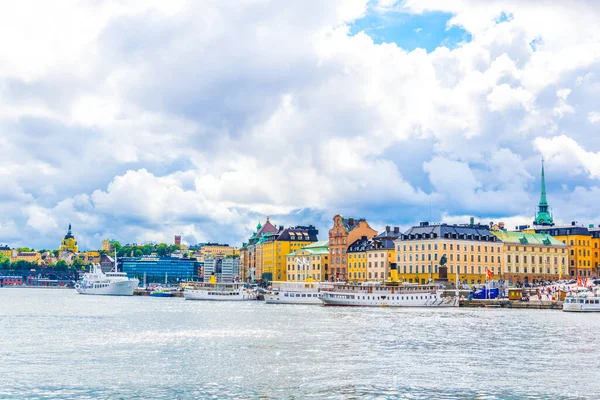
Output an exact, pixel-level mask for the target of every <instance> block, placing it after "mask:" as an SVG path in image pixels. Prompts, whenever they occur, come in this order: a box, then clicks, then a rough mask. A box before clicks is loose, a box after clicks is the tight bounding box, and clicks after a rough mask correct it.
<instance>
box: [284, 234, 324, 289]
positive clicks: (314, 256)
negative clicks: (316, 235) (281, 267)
mask: <svg viewBox="0 0 600 400" xmlns="http://www.w3.org/2000/svg"><path fill="white" fill-rule="evenodd" d="M328 269H329V241H328V240H322V241H319V242H315V243H311V244H309V245H307V246H305V247H303V248H301V249H300V250H297V251H294V252H292V253H290V254H288V255H286V280H287V281H289V282H305V281H307V280H313V281H316V282H322V281H325V280H327V279H326V276H327V271H328Z"/></svg>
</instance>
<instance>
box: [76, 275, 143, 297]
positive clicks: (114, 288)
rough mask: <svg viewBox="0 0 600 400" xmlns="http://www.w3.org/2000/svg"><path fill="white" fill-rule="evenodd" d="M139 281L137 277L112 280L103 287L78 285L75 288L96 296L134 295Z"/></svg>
mask: <svg viewBox="0 0 600 400" xmlns="http://www.w3.org/2000/svg"><path fill="white" fill-rule="evenodd" d="M138 284H139V281H138V280H137V279H129V280H127V281H120V282H110V283H108V284H106V285H103V286H101V287H95V286H93V285H91V286H87V287H86V286H78V287H76V288H75V290H76V291H77V293H79V294H87V295H96V296H133V291H134V290H135V288H137V286H138Z"/></svg>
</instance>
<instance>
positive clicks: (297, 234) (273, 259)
mask: <svg viewBox="0 0 600 400" xmlns="http://www.w3.org/2000/svg"><path fill="white" fill-rule="evenodd" d="M318 234H319V231H318V230H317V229H316V228H315V227H314V226H313V225H309V226H293V227H290V228H283V227H282V226H280V227H279V229H278V231H277V233H273V234H267V235H265V237H264V238H263V239H264V240H262V241H261V242H260V255H261V270H262V279H263V280H264V281H285V280H287V272H286V255H288V254H290V253H292V252H295V251H298V250H300V249H301V248H303V247H305V246H307V245H309V244H310V243H314V242H316V241H317V240H318V238H317V236H318Z"/></svg>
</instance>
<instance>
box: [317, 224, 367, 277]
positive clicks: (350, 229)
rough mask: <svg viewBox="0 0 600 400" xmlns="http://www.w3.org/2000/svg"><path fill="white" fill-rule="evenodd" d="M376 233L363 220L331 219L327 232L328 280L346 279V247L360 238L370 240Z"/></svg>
mask: <svg viewBox="0 0 600 400" xmlns="http://www.w3.org/2000/svg"><path fill="white" fill-rule="evenodd" d="M375 235H377V231H375V230H374V229H372V228H371V227H370V226H369V223H368V222H367V221H366V219H364V218H344V217H342V216H341V215H339V214H338V215H336V216H334V217H333V227H332V228H331V229H330V230H329V259H330V261H331V262H330V265H331V266H330V271H329V280H330V281H334V280H342V281H345V280H346V279H348V274H347V268H348V260H347V258H346V252H347V251H348V246H349V245H350V244H351V243H354V242H355V241H356V240H358V239H359V238H361V237H362V236H366V237H367V239H371V238H372V237H373V236H375Z"/></svg>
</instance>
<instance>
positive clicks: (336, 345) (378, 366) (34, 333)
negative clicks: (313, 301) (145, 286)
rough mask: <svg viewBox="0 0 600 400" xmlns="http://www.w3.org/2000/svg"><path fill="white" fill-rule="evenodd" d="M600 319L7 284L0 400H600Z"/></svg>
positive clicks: (0, 328)
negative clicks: (193, 298) (86, 292)
mask: <svg viewBox="0 0 600 400" xmlns="http://www.w3.org/2000/svg"><path fill="white" fill-rule="evenodd" d="M599 329H600V314H593V315H581V314H568V313H563V312H557V311H552V310H503V309H463V308H460V309H390V308H375V309H363V308H358V309H355V308H343V309H337V308H326V307H319V306H280V305H266V304H264V303H262V302H244V303H215V302H190V301H184V300H183V299H180V298H163V299H161V298H150V297H141V296H133V297H100V296H81V295H77V294H76V293H75V291H74V290H47V289H11V288H2V289H0V332H2V346H0V359H1V360H2V362H1V363H0V398H81V397H84V398H85V397H87V398H159V397H160V398H207V397H212V398H226V397H238V398H255V397H259V396H264V397H266V398H291V397H295V398H307V397H313V398H346V397H355V398H356V397H380V398H386V397H402V398H411V399H412V398H423V399H426V398H427V399H429V398H473V397H478V398H485V399H495V398H498V399H500V398H501V399H505V398H514V399H517V398H519V399H520V398H553V399H558V398H597V397H600V382H599V381H598V379H597V372H596V371H598V370H599V369H600V339H598V338H597V336H596V335H595V332H597V331H598V330H599Z"/></svg>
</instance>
